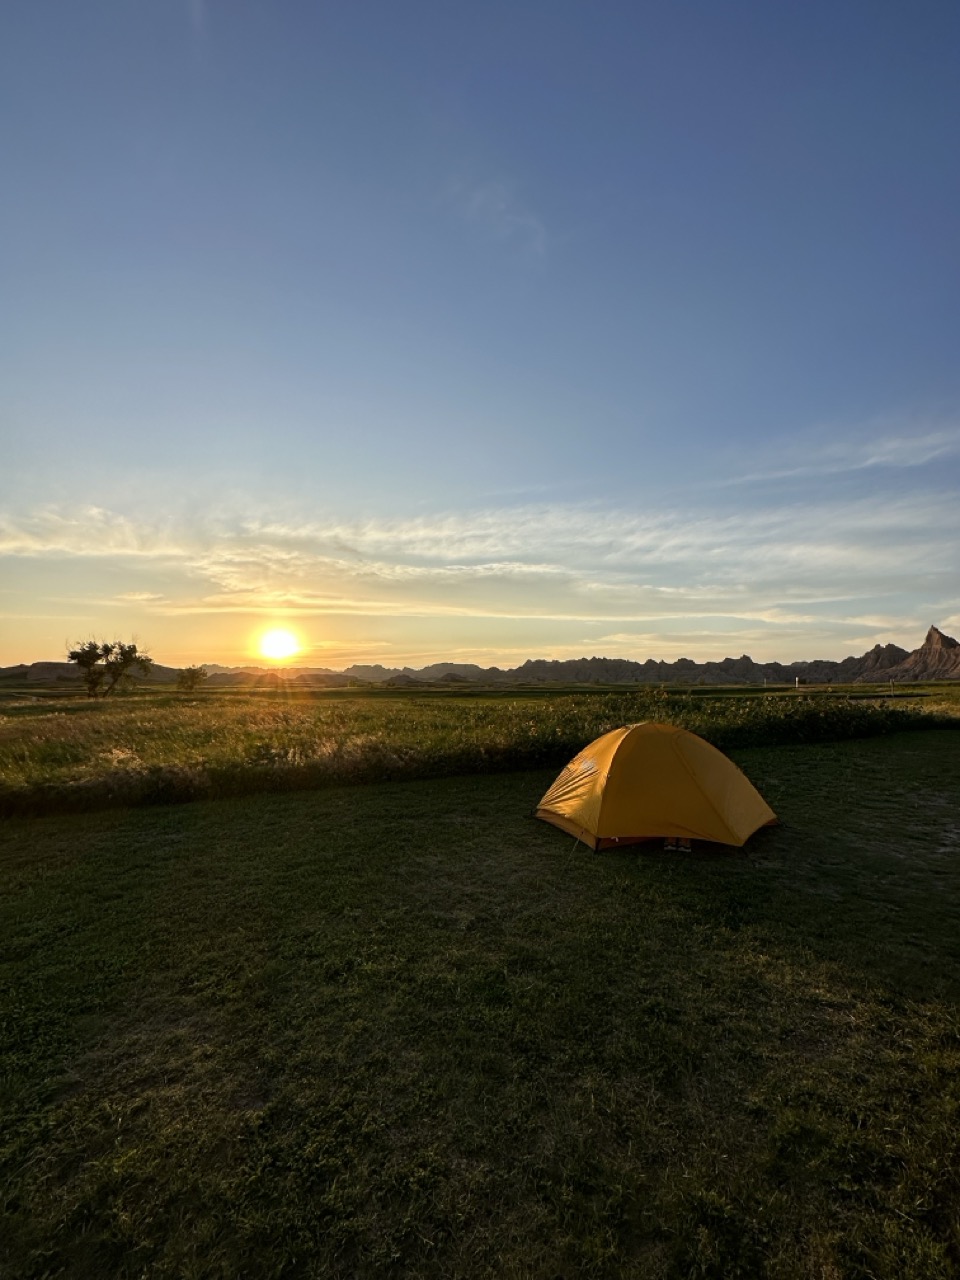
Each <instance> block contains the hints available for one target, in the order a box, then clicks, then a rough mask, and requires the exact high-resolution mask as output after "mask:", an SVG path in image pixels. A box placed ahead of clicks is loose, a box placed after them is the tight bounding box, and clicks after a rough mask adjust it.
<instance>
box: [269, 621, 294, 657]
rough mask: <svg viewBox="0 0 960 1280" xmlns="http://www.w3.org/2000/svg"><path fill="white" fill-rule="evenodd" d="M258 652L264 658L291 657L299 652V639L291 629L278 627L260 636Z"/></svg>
mask: <svg viewBox="0 0 960 1280" xmlns="http://www.w3.org/2000/svg"><path fill="white" fill-rule="evenodd" d="M260 652H261V654H262V655H263V656H264V657H265V658H292V657H293V655H294V654H295V653H299V652H300V641H299V640H298V639H297V637H296V636H295V635H294V634H293V632H292V631H284V630H282V629H281V628H278V629H277V630H276V631H268V632H267V633H266V635H264V636H261V638H260Z"/></svg>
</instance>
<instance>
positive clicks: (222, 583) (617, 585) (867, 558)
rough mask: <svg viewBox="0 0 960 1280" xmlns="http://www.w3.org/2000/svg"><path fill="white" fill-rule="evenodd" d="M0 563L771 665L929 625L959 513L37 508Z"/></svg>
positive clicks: (172, 606)
mask: <svg viewBox="0 0 960 1280" xmlns="http://www.w3.org/2000/svg"><path fill="white" fill-rule="evenodd" d="M0 554H4V555H6V556H9V557H17V558H20V557H42V558H45V559H48V560H49V559H53V560H64V561H70V562H76V561H78V560H83V559H90V560H93V561H96V562H99V563H102V562H103V561H110V562H111V569H113V568H114V567H115V566H117V565H123V564H128V565H130V566H131V573H133V574H134V575H135V581H137V580H138V581H139V585H138V586H137V589H133V588H131V589H130V590H127V591H124V592H122V593H121V594H120V595H118V596H115V597H114V599H116V600H122V601H126V602H128V603H129V604H131V605H138V606H139V607H140V610H141V612H142V613H145V614H153V615H154V616H157V617H164V616H165V617H174V616H180V617H182V616H188V615H198V616H199V615H204V614H207V615H215V614H225V615H230V614H244V615H251V616H258V615H266V614H271V613H278V612H282V613H284V614H289V615H290V616H301V617H306V616H317V617H319V616H325V615H326V616H333V615H340V616H345V617H346V616H354V617H381V618H384V619H399V618H404V617H405V618H427V619H429V618H433V619H436V620H440V619H448V620H450V619H467V620H470V619H473V620H479V619H488V620H491V622H492V621H493V620H504V619H514V620H516V619H527V620H540V621H542V622H544V623H546V622H551V623H556V624H564V625H566V624H571V625H572V624H591V625H592V626H595V627H596V628H597V629H598V630H597V635H596V641H597V643H600V642H604V643H609V644H611V645H619V646H621V647H624V646H627V647H629V646H632V647H633V650H634V651H636V650H637V649H641V650H642V648H643V647H647V650H648V652H649V650H650V648H651V647H653V646H654V640H653V639H651V637H656V636H658V635H659V636H660V638H661V644H663V643H670V644H673V643H675V644H676V645H677V646H682V647H685V648H687V649H690V648H691V645H692V644H693V643H696V644H697V645H699V646H701V647H700V648H699V649H698V650H697V651H698V652H703V648H702V646H705V645H708V644H709V643H710V640H709V637H710V636H711V635H712V636H713V641H712V643H713V644H714V646H716V645H717V643H718V640H717V636H718V635H723V636H724V637H725V641H724V643H728V644H730V645H734V644H743V645H745V644H746V643H747V642H748V641H749V643H751V644H753V645H756V644H757V643H758V641H757V637H767V639H768V643H774V642H773V641H771V640H770V637H779V638H780V639H779V642H777V644H776V646H775V647H777V650H778V652H780V653H781V654H782V652H783V648H782V646H783V643H785V641H784V637H787V638H791V637H792V638H795V639H796V643H797V645H801V643H802V640H803V637H804V636H805V635H806V636H814V637H815V636H821V637H828V636H829V635H831V634H833V635H834V636H836V635H844V636H850V637H851V641H850V643H851V644H853V643H854V639H853V638H854V637H855V638H856V639H857V642H861V641H862V642H864V647H867V646H868V645H869V644H872V643H875V642H876V640H878V639H882V640H886V639H898V641H900V642H902V641H903V640H909V639H910V638H911V636H912V635H913V633H914V632H915V631H916V630H917V629H918V628H920V627H925V626H926V625H928V623H929V621H932V620H934V618H935V616H942V615H930V613H929V609H930V608H931V607H932V605H931V603H930V602H933V601H939V602H949V606H950V607H949V609H947V607H946V604H944V613H953V612H955V610H956V607H957V606H956V591H955V583H954V578H953V574H954V566H955V565H956V563H957V561H958V558H960V507H958V504H956V503H955V502H953V501H951V500H948V499H947V498H945V497H941V498H938V497H936V496H932V495H930V494H929V493H920V494H915V495H912V496H910V495H908V496H904V497H901V498H900V499H898V500H896V501H890V500H887V499H881V498H879V497H870V498H862V499H860V500H858V501H850V500H843V501H841V500H835V501H827V500H823V501H820V502H819V503H817V504H816V505H813V506H812V505H810V504H795V505H789V504H783V505H780V506H775V507H774V506H772V507H766V508H762V509H757V510H753V511H750V512H738V513H736V514H731V513H729V512H718V511H713V512H710V511H701V512H700V513H699V514H697V515H696V516H691V515H690V514H689V513H688V512H686V511H676V510H661V511H650V510H647V511H644V512H636V511H629V510H609V509H604V508H599V507H591V506H576V505H564V506H550V505H539V506H529V507H524V508H508V509H496V508H490V509H486V510H483V511H476V512H471V513H447V514H438V515H435V516H432V517H427V516H422V517H418V518H410V519H395V520H366V521H354V522H350V521H344V520H340V519H335V518H330V519H310V520H296V519H288V520H286V521H278V520H276V519H266V518H257V517H251V516H249V515H244V516H234V515H230V514H229V513H221V514H220V515H216V516H214V515H205V516H203V517H197V518H194V519H192V520H189V521H182V522H179V523H178V522H175V521H172V520H168V521H165V522H163V523H159V524H156V525H150V524H147V523H140V522H138V521H136V520H134V519H132V518H131V517H130V516H128V515H126V514H121V513H113V512H109V511H106V510H104V509H102V508H86V509H83V508H80V509H76V510H64V509H51V508H48V509H45V510H42V511H37V512H34V513H29V514H26V515H22V516H20V517H17V518H15V517H13V516H7V517H4V518H2V519H0ZM151 573H154V574H156V575H157V576H158V577H159V576H162V579H163V582H162V584H160V583H159V582H158V583H157V584H156V585H155V583H154V581H152V580H151V578H150V574H151ZM173 580H175V581H176V583H177V586H176V588H173V587H171V586H170V585H169V584H170V582H171V581H173ZM160 585H162V586H163V590H160V589H158V587H159V586H160ZM671 637H672V639H671ZM738 637H739V638H738ZM823 643H825V641H824V642H823ZM760 647H761V649H762V648H763V643H762V642H761V644H760ZM804 647H805V646H804ZM821 647H822V646H821ZM808 656H809V655H808Z"/></svg>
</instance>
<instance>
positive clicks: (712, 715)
mask: <svg viewBox="0 0 960 1280" xmlns="http://www.w3.org/2000/svg"><path fill="white" fill-rule="evenodd" d="M641 720H660V721H668V722H670V723H673V724H678V725H681V726H683V727H685V728H688V729H691V730H692V731H693V732H695V733H698V734H700V735H701V736H702V737H704V738H706V739H707V740H708V741H710V742H712V743H714V744H715V745H716V746H718V747H720V748H721V749H723V750H727V749H730V748H734V747H743V746H764V745H775V744H780V743H804V742H824V741H833V740H840V739H845V738H853V737H865V736H871V735H874V734H880V733H889V732H892V731H895V730H898V729H904V728H910V727H921V726H923V725H925V724H933V723H943V719H942V717H940V716H937V717H931V716H928V715H923V714H922V713H920V712H919V711H917V710H915V709H904V708H902V707H896V706H893V705H892V704H891V703H889V702H883V701H879V700H878V701H874V702H870V701H863V700H862V699H858V700H852V699H849V698H846V697H823V696H818V695H808V696H799V697H798V696H794V695H780V696H767V697H756V696H744V697H737V696H726V697H722V698H703V697H699V696H697V695H695V694H676V693H669V692H666V691H663V690H649V691H646V690H645V691H639V692H628V693H583V694H557V695H555V696H546V697H543V696H539V697H523V696H520V695H503V696H501V697H495V698H490V699H472V698H459V697H435V698H425V697H422V696H420V697H418V696H416V695H411V696H409V697H403V698H398V697H384V698H364V699H358V698H350V697H340V698H336V697H330V696H320V697H317V696H314V697H306V698H303V699H299V700H291V699H289V698H284V697H282V696H280V697H272V696H270V697H264V696H263V695H249V694H233V695H226V696H222V695H221V696H217V697H210V696H203V697H198V698H194V699H189V700H187V699H177V698H174V697H171V696H163V695H161V696H158V697H150V698H131V699H128V700H120V701H117V702H113V703H106V702H103V703H77V702H69V701H62V702H44V703H42V704H34V703H28V704H20V705H16V706H7V707H6V709H5V710H4V713H3V714H2V716H0V813H3V814H13V813H29V812H46V811H52V810H73V809H84V808H99V807H102V806H104V805H114V804H143V803H147V804H149V803H162V802H176V801H185V800H192V799H199V798H204V797H213V796H226V795H236V794H240V793H245V792H254V791H264V790H277V789H300V788H313V787H318V786H324V785H330V784H344V783H361V782H371V781H377V780H382V779H398V778H413V777H439V776H443V775H449V774H463V773H487V772H495V771H503V770H511V769H527V768H538V767H552V766H554V765H556V766H558V767H559V765H561V764H562V763H563V762H564V761H565V760H567V759H568V758H569V757H570V756H571V755H573V754H575V753H576V752H577V751H579V750H580V749H581V748H582V747H583V746H584V745H585V744H586V743H587V742H589V741H591V740H592V739H593V738H595V737H597V736H598V735H600V734H602V733H605V732H607V731H608V730H610V729H613V728H616V727H617V726H618V725H622V724H630V723H636V722H638V721H641Z"/></svg>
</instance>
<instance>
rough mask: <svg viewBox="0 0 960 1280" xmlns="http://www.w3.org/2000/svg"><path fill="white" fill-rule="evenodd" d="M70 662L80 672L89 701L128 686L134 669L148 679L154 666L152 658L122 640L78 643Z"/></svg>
mask: <svg viewBox="0 0 960 1280" xmlns="http://www.w3.org/2000/svg"><path fill="white" fill-rule="evenodd" d="M67 659H68V661H70V662H75V663H76V664H77V666H78V667H79V668H80V671H81V674H82V676H83V682H84V684H85V685H86V686H87V696H88V697H90V698H105V697H106V696H107V695H108V694H110V693H113V691H114V689H116V688H117V687H118V686H119V687H122V686H123V685H124V684H128V683H129V682H130V681H131V680H132V679H133V672H134V670H135V669H138V670H139V671H140V672H141V673H142V674H143V675H145V676H148V675H149V674H150V668H151V667H152V666H153V659H152V658H151V657H150V656H149V654H146V653H141V652H140V651H139V650H138V648H137V646H136V645H135V644H124V642H123V641H122V640H84V641H82V642H81V641H79V640H78V641H77V643H76V646H75V647H74V648H73V649H71V650H69V652H68V653H67Z"/></svg>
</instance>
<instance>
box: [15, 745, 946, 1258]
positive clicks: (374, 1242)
mask: <svg viewBox="0 0 960 1280" xmlns="http://www.w3.org/2000/svg"><path fill="white" fill-rule="evenodd" d="M958 749H960V739H958V738H957V736H956V735H955V734H953V733H947V732H925V733H910V734H901V735H895V736H888V737H880V738H873V739H870V740H865V741H849V742H841V743H836V744H824V745H812V746H792V747H780V748H776V749H769V748H753V749H749V750H744V751H741V752H739V753H737V756H736V758H737V759H738V761H739V762H740V763H741V765H742V766H743V767H744V768H745V769H746V771H747V773H748V775H749V776H750V777H751V778H752V779H753V780H754V781H755V782H756V783H757V784H758V785H759V786H760V788H761V790H762V791H763V793H764V794H765V795H766V796H767V798H768V799H769V800H770V801H771V803H772V804H773V806H774V808H775V809H776V810H777V811H778V813H779V815H780V817H781V819H782V820H783V825H781V826H780V827H777V828H771V829H768V830H765V831H763V832H761V833H759V834H758V836H757V837H756V838H755V840H754V841H753V842H751V844H750V845H748V847H747V849H746V850H745V851H744V852H743V853H737V854H734V853H729V852H727V853H714V854H703V855H694V856H691V857H681V856H677V855H667V854H664V853H662V852H657V851H648V852H644V853H641V854H640V855H639V856H637V855H635V854H633V853H629V854H628V853H626V852H624V853H616V854H604V855H596V854H592V853H590V852H588V851H587V850H586V849H584V847H583V846H578V845H575V844H574V842H573V841H572V840H570V839H568V838H567V837H565V836H563V835H562V834H561V833H560V832H558V831H556V830H555V829H554V828H552V827H549V826H546V825H545V824H542V823H538V822H536V821H533V820H532V819H530V818H529V817H528V816H527V815H528V813H529V811H530V809H531V808H532V807H533V805H534V804H535V802H536V800H537V799H538V797H539V795H540V794H541V793H542V791H543V790H544V789H545V787H546V785H547V784H548V782H549V781H550V777H551V775H550V774H549V773H547V772H539V773H517V774H500V775H494V776H484V777H472V778H446V779H442V780H439V781H432V782H428V781H404V782H394V783H387V784H384V785H380V786H371V787H366V788H346V789H343V788H341V789H330V790H326V791H317V792H303V793H298V794H289V795H261V796H248V797H246V798H242V799H238V800H232V801H229V802H222V803H215V804H197V805H189V806H181V807H173V808H162V809H156V808H155V809H127V810H119V809H118V810H112V811H107V812H101V813H92V814H85V815H78V816H72V817H67V816H52V817H47V818H37V819H13V820H9V821H8V822H6V823H5V825H4V832H3V847H2V855H0V981H2V1000H3V1002H4V1003H3V1008H2V1014H0V1018H2V1045H0V1048H2V1059H0V1080H2V1093H0V1275H2V1276H3V1277H4V1280H28V1278H36V1280H40V1278H41V1277H49V1278H52V1277H59V1276H64V1277H88V1276H89V1277H97V1278H98V1280H99V1278H101V1277H105V1276H110V1277H113V1276H117V1277H131V1278H132V1277H140V1276H150V1277H171V1278H172V1277H177V1278H178V1280H180V1278H182V1277H187V1278H189V1277H196V1278H198V1280H199V1278H200V1277H203V1280H207V1278H210V1277H224V1278H226V1277H231V1278H232V1277H240V1276H249V1277H261V1276H263V1277H268V1276H276V1277H280V1276H283V1277H308V1276H312V1277H321V1276H323V1277H333V1278H335V1280H336V1278H338V1277H344V1278H346V1277H355V1276H356V1277H364V1276H371V1277H380V1276H394V1275H395V1276H401V1275H402V1276H418V1277H419V1276H423V1277H487V1276H494V1275H495V1276H504V1277H517V1278H519V1277H524V1278H527V1277H530V1278H541V1277H542V1278H543V1280H553V1278H554V1277H568V1276H569V1277H573V1276H578V1277H579V1276H604V1277H606V1276H609V1277H619V1276H634V1277H642V1278H643V1280H648V1278H650V1280H657V1278H658V1277H664V1278H666V1277H671V1278H672V1277H678V1278H679V1277H717V1278H720V1277H723V1278H724V1280H725V1278H726V1277H736V1276H741V1277H749V1278H751V1280H754V1278H756V1277H760V1276H763V1277H772V1278H777V1280H780V1278H783V1280H786V1278H788V1277H790V1278H792V1277H803V1278H805V1280H806V1278H809V1280H814V1277H816V1278H817V1280H839V1278H841V1277H842V1278H843V1280H846V1278H847V1277H863V1278H864V1280H866V1278H867V1277H873V1278H874V1280H936V1278H939V1277H943V1278H944V1280H946V1278H947V1277H954V1276H956V1275H957V1274H958V1270H960V1221H958V1205H960V1154H958V1133H960V1016H958V1000H960V955H958V939H960V861H958V854H960V823H958V817H957V815H958V812H960V770H958V769H957V752H958Z"/></svg>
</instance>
